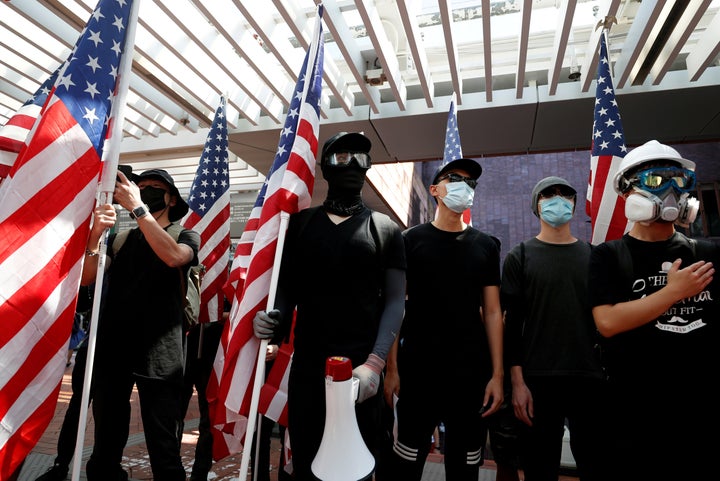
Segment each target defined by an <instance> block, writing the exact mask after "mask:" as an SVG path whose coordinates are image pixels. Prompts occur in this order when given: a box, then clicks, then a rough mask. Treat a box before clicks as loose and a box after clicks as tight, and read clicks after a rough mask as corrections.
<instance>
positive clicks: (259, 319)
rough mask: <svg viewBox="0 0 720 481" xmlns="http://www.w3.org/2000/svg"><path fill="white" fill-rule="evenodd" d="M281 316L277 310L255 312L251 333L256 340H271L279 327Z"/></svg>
mask: <svg viewBox="0 0 720 481" xmlns="http://www.w3.org/2000/svg"><path fill="white" fill-rule="evenodd" d="M281 321H282V314H281V313H280V311H278V310H277V309H273V310H272V311H269V312H265V311H257V313H256V314H255V317H254V318H253V332H254V333H255V337H257V338H258V339H272V338H273V337H274V336H275V330H276V329H277V328H278V326H280V322H281Z"/></svg>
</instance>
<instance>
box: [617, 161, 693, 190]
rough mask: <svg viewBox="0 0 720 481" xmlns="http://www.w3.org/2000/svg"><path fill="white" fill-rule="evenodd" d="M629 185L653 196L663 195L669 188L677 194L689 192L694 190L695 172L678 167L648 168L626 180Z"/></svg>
mask: <svg viewBox="0 0 720 481" xmlns="http://www.w3.org/2000/svg"><path fill="white" fill-rule="evenodd" d="M628 181H629V182H630V184H631V185H633V186H637V187H640V188H641V189H643V190H646V191H648V192H652V193H653V194H658V193H663V192H665V191H666V190H667V189H669V188H670V187H671V186H672V187H674V188H675V190H676V191H677V192H680V193H685V192H690V191H692V190H693V189H694V188H695V172H693V171H692V170H689V169H682V168H679V167H650V168H649V169H645V170H641V171H640V172H638V173H636V174H635V175H634V176H633V177H631V178H630V179H628Z"/></svg>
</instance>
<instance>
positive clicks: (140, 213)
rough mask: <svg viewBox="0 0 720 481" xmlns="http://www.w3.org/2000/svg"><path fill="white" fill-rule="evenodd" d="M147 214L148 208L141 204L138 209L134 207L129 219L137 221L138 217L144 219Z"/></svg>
mask: <svg viewBox="0 0 720 481" xmlns="http://www.w3.org/2000/svg"><path fill="white" fill-rule="evenodd" d="M149 213H150V208H149V207H148V206H147V204H143V205H141V206H140V207H135V208H134V209H133V210H131V211H130V218H131V219H135V220H137V219H139V218H140V217H145V216H146V215H148V214H149Z"/></svg>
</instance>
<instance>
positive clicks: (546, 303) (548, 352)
mask: <svg viewBox="0 0 720 481" xmlns="http://www.w3.org/2000/svg"><path fill="white" fill-rule="evenodd" d="M530 199H531V200H530V208H531V209H532V212H533V214H535V216H537V217H538V218H539V220H540V232H539V233H538V234H537V235H536V236H535V237H533V238H531V239H528V240H525V241H523V242H521V243H520V244H518V245H517V246H515V247H513V249H511V250H510V252H509V253H508V255H507V256H506V258H505V261H504V264H503V274H502V284H501V288H500V297H501V301H502V305H503V308H504V309H505V349H506V353H505V355H506V360H507V364H508V365H507V366H506V373H508V374H509V375H510V378H511V384H512V408H513V411H514V414H515V417H516V418H517V419H519V420H520V421H521V422H522V423H523V425H520V426H519V427H518V428H519V429H518V433H517V434H518V441H519V442H518V444H517V446H518V448H519V450H520V463H521V465H522V468H523V471H524V474H525V479H526V480H527V481H535V480H543V479H545V480H547V479H558V476H559V474H560V473H559V470H560V459H561V452H562V443H563V433H564V429H565V426H564V425H565V422H566V420H567V425H568V428H569V431H570V439H571V446H572V453H573V456H574V458H575V462H576V465H577V469H578V474H579V477H580V479H582V480H583V481H588V480H589V481H592V480H597V481H602V480H605V479H610V478H609V477H607V476H606V474H605V473H604V468H605V465H607V456H608V454H610V453H607V451H606V446H607V443H606V442H604V440H603V434H604V433H605V429H604V426H603V423H604V418H603V416H602V414H603V412H604V411H605V408H606V403H605V401H604V399H605V393H606V389H607V387H606V382H605V379H604V376H603V370H602V367H601V364H600V360H599V358H598V357H597V356H596V351H595V348H594V346H595V345H596V343H597V341H598V339H597V335H596V332H595V324H594V321H593V317H592V311H591V309H590V299H589V294H588V287H587V286H588V265H589V262H590V254H591V251H592V246H591V245H590V244H589V243H588V242H585V241H581V240H579V239H577V238H576V237H575V236H573V234H572V232H571V230H570V227H571V225H570V220H571V219H572V217H573V214H574V212H575V206H576V202H577V191H576V190H575V188H574V187H573V186H572V185H570V183H568V181H567V180H565V179H563V178H561V177H546V178H544V179H542V180H540V181H539V182H538V183H537V184H536V185H535V187H534V188H533V190H532V193H531V196H530ZM500 414H501V415H502V414H503V412H502V411H501V413H500Z"/></svg>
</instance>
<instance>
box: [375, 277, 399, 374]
mask: <svg viewBox="0 0 720 481" xmlns="http://www.w3.org/2000/svg"><path fill="white" fill-rule="evenodd" d="M404 315H405V271H404V270H401V269H388V270H387V271H386V272H385V308H384V309H383V313H382V316H381V317H380V327H379V328H378V334H377V338H376V339H375V346H374V347H373V352H372V353H373V354H375V355H376V356H378V357H379V358H380V359H382V360H383V361H385V360H387V356H388V353H389V352H390V347H391V346H392V344H393V342H395V338H396V337H397V336H398V333H399V332H400V326H401V325H402V319H403V316H404Z"/></svg>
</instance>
